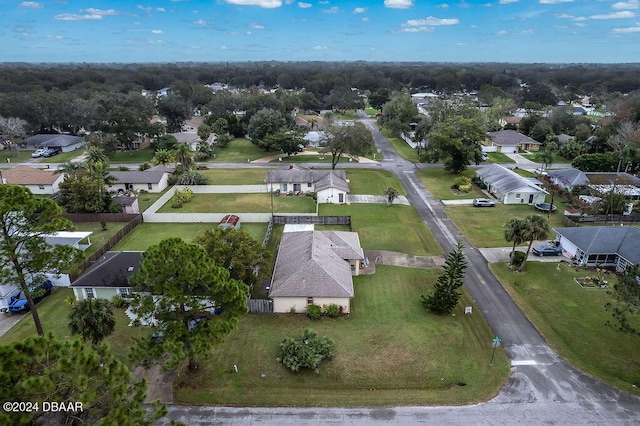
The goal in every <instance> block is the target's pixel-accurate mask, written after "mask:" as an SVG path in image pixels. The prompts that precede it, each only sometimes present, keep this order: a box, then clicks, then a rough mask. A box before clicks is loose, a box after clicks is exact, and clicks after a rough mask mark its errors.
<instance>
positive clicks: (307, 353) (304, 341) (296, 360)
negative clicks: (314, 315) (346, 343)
mask: <svg viewBox="0 0 640 426" xmlns="http://www.w3.org/2000/svg"><path fill="white" fill-rule="evenodd" d="M316 306H317V305H316ZM333 347H334V345H333V341H332V340H331V339H329V338H328V337H318V335H317V334H316V333H315V332H314V331H313V330H309V329H307V330H305V331H304V333H303V334H302V337H301V338H300V339H299V340H296V339H294V338H292V337H287V338H286V339H284V340H283V341H282V342H281V343H280V356H279V357H278V358H277V361H278V362H281V363H282V364H284V365H285V366H286V367H287V368H288V369H290V370H291V371H293V372H298V371H300V369H301V368H310V369H312V370H313V371H315V372H316V374H317V373H319V372H320V370H319V368H318V367H319V366H320V363H321V362H322V361H323V360H324V359H329V358H331V357H332V356H333Z"/></svg>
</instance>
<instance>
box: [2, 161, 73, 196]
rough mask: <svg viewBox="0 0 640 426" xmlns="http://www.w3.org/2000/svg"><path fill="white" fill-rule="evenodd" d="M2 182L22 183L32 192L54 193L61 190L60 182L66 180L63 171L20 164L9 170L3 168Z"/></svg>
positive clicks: (41, 193) (21, 184) (40, 193)
mask: <svg viewBox="0 0 640 426" xmlns="http://www.w3.org/2000/svg"><path fill="white" fill-rule="evenodd" d="M0 174H1V175H2V182H3V183H8V184H10V185H20V186H24V187H25V188H29V190H30V191H31V193H32V194H37V195H53V194H56V193H57V192H58V191H59V190H60V187H59V186H60V182H62V181H63V180H64V174H63V173H56V172H55V171H54V170H52V169H36V168H35V167H29V166H25V165H20V166H17V167H14V168H12V169H8V170H2V172H1V173H0Z"/></svg>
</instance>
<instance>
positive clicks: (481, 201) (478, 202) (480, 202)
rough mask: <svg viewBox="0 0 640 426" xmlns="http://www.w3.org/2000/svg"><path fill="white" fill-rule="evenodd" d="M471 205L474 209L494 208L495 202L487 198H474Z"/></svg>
mask: <svg viewBox="0 0 640 426" xmlns="http://www.w3.org/2000/svg"><path fill="white" fill-rule="evenodd" d="M473 205H474V207H495V206H496V202H495V201H492V200H489V199H488V198H474V199H473Z"/></svg>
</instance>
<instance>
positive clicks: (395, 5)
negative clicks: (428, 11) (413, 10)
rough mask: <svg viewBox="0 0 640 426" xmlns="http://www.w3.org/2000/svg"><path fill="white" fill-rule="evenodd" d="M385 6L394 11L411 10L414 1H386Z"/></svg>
mask: <svg viewBox="0 0 640 426" xmlns="http://www.w3.org/2000/svg"><path fill="white" fill-rule="evenodd" d="M384 6H385V7H390V8H392V9H409V8H410V7H412V6H413V0H384Z"/></svg>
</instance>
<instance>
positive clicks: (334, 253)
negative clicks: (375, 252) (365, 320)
mask: <svg viewBox="0 0 640 426" xmlns="http://www.w3.org/2000/svg"><path fill="white" fill-rule="evenodd" d="M362 260H364V252H363V250H362V247H361V246H360V239H359V238H358V234H357V233H356V232H344V231H314V230H307V231H298V232H289V230H287V229H286V227H285V232H283V234H282V239H281V241H280V247H279V249H278V255H277V257H276V263H275V266H274V269H273V277H272V279H271V286H270V288H269V298H271V299H272V300H273V311H274V312H278V313H287V312H292V311H293V312H305V311H306V308H307V306H309V305H313V304H315V305H320V306H323V305H330V304H336V305H338V306H340V307H341V309H342V312H343V313H349V312H350V310H351V299H352V298H353V297H354V290H353V279H352V275H358V274H359V270H360V261H362Z"/></svg>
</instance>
